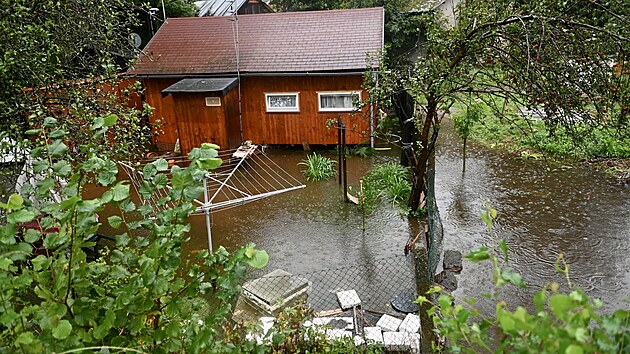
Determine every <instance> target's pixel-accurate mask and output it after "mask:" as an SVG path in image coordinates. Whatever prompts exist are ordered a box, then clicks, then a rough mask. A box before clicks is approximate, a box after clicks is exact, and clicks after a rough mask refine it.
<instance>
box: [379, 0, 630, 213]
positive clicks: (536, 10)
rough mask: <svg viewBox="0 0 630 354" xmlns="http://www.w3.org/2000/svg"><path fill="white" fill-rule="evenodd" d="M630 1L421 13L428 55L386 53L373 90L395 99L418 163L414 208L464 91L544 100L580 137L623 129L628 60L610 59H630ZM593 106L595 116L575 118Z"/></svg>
mask: <svg viewBox="0 0 630 354" xmlns="http://www.w3.org/2000/svg"><path fill="white" fill-rule="evenodd" d="M447 4H448V2H447ZM629 6H630V4H629V3H628V2H618V1H604V0H602V1H600V0H596V1H573V2H557V1H524V2H523V1H521V2H514V1H496V0H494V1H486V0H462V1H460V2H459V4H458V5H457V8H456V9H455V10H454V11H455V13H456V15H457V21H456V23H454V24H450V23H448V22H447V20H446V19H445V18H444V17H442V16H441V14H440V12H439V11H425V12H421V13H419V14H418V16H417V19H418V21H419V22H420V23H421V25H420V26H419V27H420V28H423V30H424V34H425V36H424V37H423V38H422V37H421V38H416V40H417V42H416V43H418V45H417V46H416V48H415V51H414V53H415V54H421V55H419V56H417V59H416V56H403V57H401V58H400V59H401V60H400V61H399V62H395V61H387V62H385V63H384V65H382V66H381V70H380V73H379V80H378V85H373V87H372V88H371V90H370V92H371V94H372V95H373V96H376V97H379V98H380V100H379V101H380V102H385V103H390V108H391V109H392V110H395V111H396V114H397V116H398V117H399V121H400V122H401V126H402V130H403V134H402V138H403V139H402V143H403V147H404V148H405V151H406V155H405V157H406V158H407V161H408V163H409V165H410V166H411V167H412V171H413V178H412V182H413V184H412V192H411V197H410V204H409V207H410V208H411V209H412V210H417V209H418V208H420V206H421V205H422V196H423V195H424V196H427V194H426V192H427V185H426V178H425V177H426V174H427V169H428V168H429V161H430V159H431V156H432V155H433V154H434V152H435V144H436V141H437V138H438V136H439V128H440V123H441V121H442V119H443V117H444V114H445V112H448V111H449V109H450V107H451V106H452V105H453V104H454V102H456V101H457V100H459V99H461V96H462V95H471V96H473V97H474V98H478V97H480V98H483V97H487V96H492V97H494V98H498V99H507V100H509V101H510V102H515V103H516V104H518V105H519V106H521V107H528V108H536V107H544V110H545V113H546V117H547V118H546V120H545V124H546V125H547V127H548V128H549V129H558V128H559V127H561V126H562V127H564V128H565V129H567V130H566V131H567V132H570V133H571V137H572V138H575V140H574V143H575V144H576V145H577V143H579V142H580V137H581V136H580V132H581V131H583V130H587V128H586V127H589V128H590V129H601V131H602V132H620V133H621V132H623V130H622V128H623V127H625V126H626V124H627V121H628V113H629V112H630V111H629V110H628V107H630V104H629V101H628V97H630V85H629V81H628V79H627V75H626V74H618V73H617V72H618V71H621V72H624V70H627V69H624V68H620V69H621V70H618V69H617V68H615V67H613V66H611V63H617V64H618V65H619V66H620V67H624V66H626V63H627V62H628V57H627V54H628V53H630V38H628V37H627V33H628V32H629V27H628V26H629V24H630V22H629V21H627V18H626V15H625V14H627V13H628V12H629V11H630V7H629ZM410 58H412V59H413V60H409V59H410ZM406 59H407V60H406ZM405 60H406V63H405ZM368 74H369V73H368ZM368 76H369V75H368ZM368 82H375V81H372V80H368ZM416 108H417V110H416ZM586 112H590V113H591V114H590V116H589V119H586V120H583V121H582V120H577V119H575V118H576V117H584V116H585V113H586ZM582 123H584V124H583V125H584V128H580V126H581V125H582ZM604 145H606V144H604ZM427 197H430V196H427Z"/></svg>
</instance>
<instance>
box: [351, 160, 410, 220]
mask: <svg viewBox="0 0 630 354" xmlns="http://www.w3.org/2000/svg"><path fill="white" fill-rule="evenodd" d="M410 178H411V172H410V171H409V168H407V167H403V166H401V165H399V164H397V163H394V162H388V163H386V164H383V165H379V166H376V167H374V168H372V169H371V170H370V172H368V174H367V175H366V176H365V177H363V192H362V193H359V204H360V206H361V207H362V209H363V211H364V213H366V214H370V213H372V212H373V211H374V209H375V208H376V205H377V202H378V201H379V200H380V198H381V197H384V198H385V199H387V200H388V201H389V202H391V203H392V204H393V205H397V206H399V207H401V209H402V208H404V207H406V203H407V201H408V200H409V196H410V194H411V182H410Z"/></svg>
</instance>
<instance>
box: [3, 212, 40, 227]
mask: <svg viewBox="0 0 630 354" xmlns="http://www.w3.org/2000/svg"><path fill="white" fill-rule="evenodd" d="M34 219H35V214H34V213H33V212H32V211H28V210H25V209H20V210H18V211H15V212H13V213H11V214H9V215H8V216H7V221H8V222H10V223H13V224H16V223H26V222H29V221H33V220H34Z"/></svg>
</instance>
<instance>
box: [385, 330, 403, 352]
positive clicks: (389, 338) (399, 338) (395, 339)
mask: <svg viewBox="0 0 630 354" xmlns="http://www.w3.org/2000/svg"><path fill="white" fill-rule="evenodd" d="M408 335H409V334H408V333H403V332H383V346H384V347H385V350H407V349H408V348H409V346H408V344H407V337H408Z"/></svg>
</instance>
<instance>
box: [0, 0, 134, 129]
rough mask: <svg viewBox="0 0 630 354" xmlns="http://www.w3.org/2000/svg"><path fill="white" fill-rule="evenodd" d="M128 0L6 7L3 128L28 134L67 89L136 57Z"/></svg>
mask: <svg viewBox="0 0 630 354" xmlns="http://www.w3.org/2000/svg"><path fill="white" fill-rule="evenodd" d="M128 5H129V3H128V2H126V1H124V0H114V1H101V2H82V1H53V0H42V1H35V2H33V1H26V0H15V1H14V0H1V1H0V44H1V46H2V48H3V55H2V57H1V58H0V82H2V86H1V87H0V127H1V128H2V130H7V129H13V130H16V129H17V130H18V131H19V130H24V127H25V126H26V120H25V117H27V116H28V115H29V114H30V113H31V112H32V111H33V109H34V108H36V107H41V106H44V105H45V103H46V101H47V100H49V99H51V94H53V91H58V90H59V89H63V86H64V85H66V84H68V83H72V82H75V81H77V80H84V79H86V78H91V79H94V78H96V77H100V76H107V77H109V76H111V75H113V74H115V73H116V65H114V64H116V63H118V64H121V63H125V62H126V61H127V60H129V59H131V58H132V57H133V56H134V53H133V52H132V51H131V50H130V48H129V46H128V32H127V31H126V29H127V28H129V27H131V26H133V25H134V24H135V23H136V22H135V19H134V17H133V7H130V6H128Z"/></svg>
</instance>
